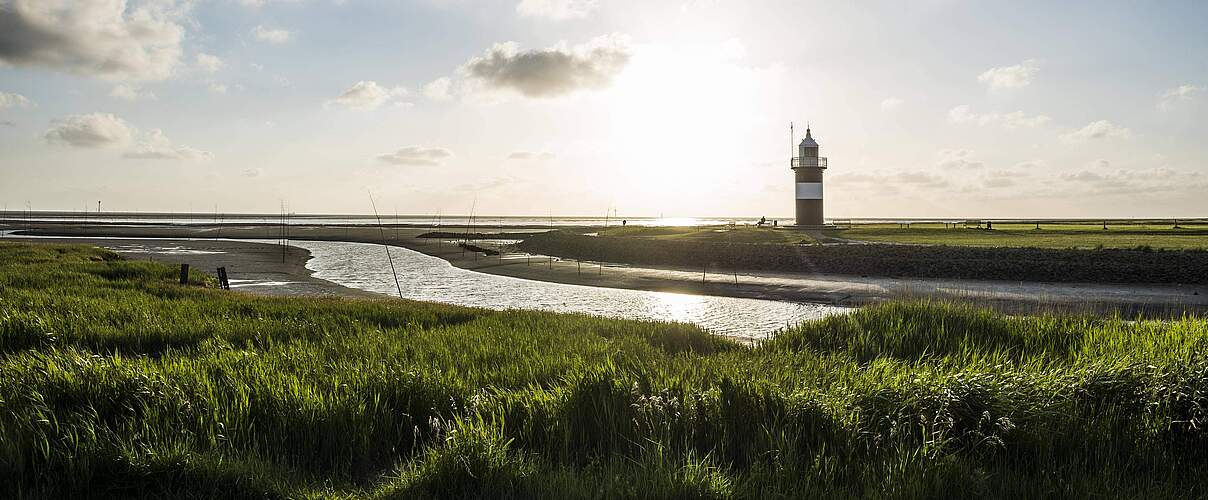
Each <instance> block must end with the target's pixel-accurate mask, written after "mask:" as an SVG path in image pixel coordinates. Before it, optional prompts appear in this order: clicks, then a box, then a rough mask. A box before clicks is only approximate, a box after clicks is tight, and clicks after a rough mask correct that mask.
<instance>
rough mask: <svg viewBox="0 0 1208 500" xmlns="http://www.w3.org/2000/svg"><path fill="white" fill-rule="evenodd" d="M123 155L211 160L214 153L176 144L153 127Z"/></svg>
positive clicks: (136, 157) (140, 157)
mask: <svg viewBox="0 0 1208 500" xmlns="http://www.w3.org/2000/svg"><path fill="white" fill-rule="evenodd" d="M122 157H123V158H128V159H132V160H209V159H211V158H213V157H214V155H213V154H211V153H210V152H208V151H201V150H197V149H193V148H190V147H188V146H177V145H174V144H172V141H169V140H168V138H167V137H164V133H163V132H161V131H160V130H159V129H151V130H150V131H148V132H147V133H146V134H143V136H142V138H141V139H140V140H139V143H138V144H137V145H135V146H134V148H133V149H132V150H130V151H127V152H126V153H125V154H123V155H122Z"/></svg>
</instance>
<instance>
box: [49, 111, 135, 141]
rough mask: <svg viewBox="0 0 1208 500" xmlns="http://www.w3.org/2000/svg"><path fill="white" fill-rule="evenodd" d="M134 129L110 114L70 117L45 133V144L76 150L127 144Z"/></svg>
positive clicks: (58, 122)
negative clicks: (75, 148) (69, 147)
mask: <svg viewBox="0 0 1208 500" xmlns="http://www.w3.org/2000/svg"><path fill="white" fill-rule="evenodd" d="M134 133H135V129H134V128H133V127H131V126H130V125H128V124H126V122H125V121H124V120H122V119H121V118H118V117H117V116H114V115H113V114H110V113H91V114H86V115H71V116H68V117H66V118H63V119H61V120H58V121H57V122H55V124H54V126H53V127H51V128H50V130H47V131H46V134H45V137H46V140H47V142H50V143H52V144H65V145H68V146H73V147H77V148H104V147H116V146H124V145H126V144H129V143H130V141H131V140H132V139H133V137H134Z"/></svg>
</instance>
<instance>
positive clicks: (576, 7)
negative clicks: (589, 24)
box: [516, 0, 599, 21]
mask: <svg viewBox="0 0 1208 500" xmlns="http://www.w3.org/2000/svg"><path fill="white" fill-rule="evenodd" d="M598 6H599V2H598V1H597V0H521V1H520V3H518V4H516V12H517V13H519V14H520V15H521V16H524V17H544V18H548V19H553V20H556V21H563V20H567V19H582V18H585V17H587V15H588V14H590V13H591V11H593V10H595V9H596V7H598Z"/></svg>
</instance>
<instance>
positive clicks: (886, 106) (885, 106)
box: [881, 97, 902, 111]
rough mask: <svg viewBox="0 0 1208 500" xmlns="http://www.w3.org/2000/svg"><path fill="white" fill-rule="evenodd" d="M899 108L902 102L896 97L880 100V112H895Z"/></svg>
mask: <svg viewBox="0 0 1208 500" xmlns="http://www.w3.org/2000/svg"><path fill="white" fill-rule="evenodd" d="M901 107H902V100H901V99H898V98H897V97H886V98H885V99H881V110H882V111H897V110H898V108H901Z"/></svg>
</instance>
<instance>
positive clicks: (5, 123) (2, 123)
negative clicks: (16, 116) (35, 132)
mask: <svg viewBox="0 0 1208 500" xmlns="http://www.w3.org/2000/svg"><path fill="white" fill-rule="evenodd" d="M0 126H5V127H16V126H17V122H15V121H12V120H2V121H0Z"/></svg>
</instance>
